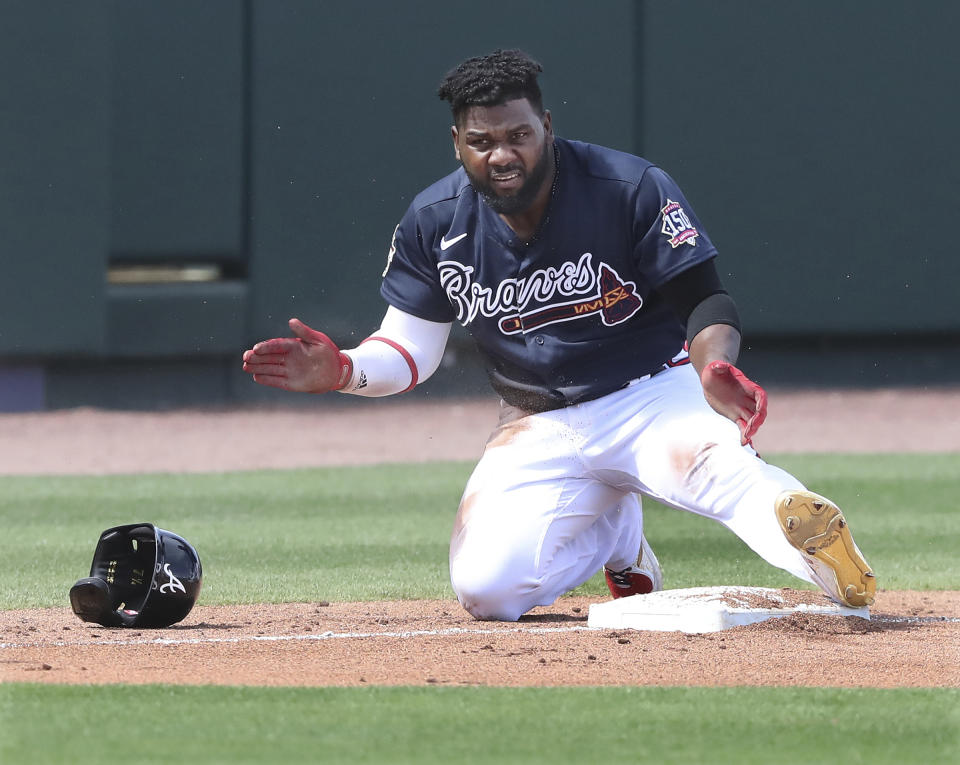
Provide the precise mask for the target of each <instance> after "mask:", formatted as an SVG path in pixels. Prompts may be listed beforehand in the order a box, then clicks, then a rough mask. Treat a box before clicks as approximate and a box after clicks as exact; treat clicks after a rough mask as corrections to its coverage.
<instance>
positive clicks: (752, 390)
mask: <svg viewBox="0 0 960 765" xmlns="http://www.w3.org/2000/svg"><path fill="white" fill-rule="evenodd" d="M700 382H701V384H702V385H703V394H704V396H705V397H706V399H707V402H708V403H709V404H710V406H712V407H713V408H714V409H715V410H716V411H718V412H719V413H720V414H722V415H723V416H725V417H728V418H730V419H731V420H733V421H734V422H735V423H737V426H738V427H739V428H740V443H741V444H748V443H750V441H751V440H752V439H753V437H754V436H755V435H756V434H757V431H758V430H759V429H760V426H761V425H763V421H764V420H765V419H766V418H767V392H766V391H765V390H764V389H763V388H761V387H760V386H759V385H757V384H756V383H755V382H753V380H751V379H749V378H748V377H747V376H746V375H745V374H744V373H743V372H741V371H740V370H739V369H737V368H736V367H735V366H734V365H733V364H730V363H729V362H726V361H711V362H710V363H709V364H707V366H706V367H704V369H703V374H701V375H700Z"/></svg>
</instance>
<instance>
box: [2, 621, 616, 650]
mask: <svg viewBox="0 0 960 765" xmlns="http://www.w3.org/2000/svg"><path fill="white" fill-rule="evenodd" d="M598 631H600V628H598V627H584V626H573V627H512V628H506V629H505V628H499V629H497V628H492V629H467V628H466V627H448V628H447V629H442V630H403V631H400V632H331V631H327V632H318V633H316V634H308V635H238V636H236V637H223V638H220V637H209V638H149V639H140V640H58V641H56V642H53V643H45V642H32V643H0V649H2V648H41V647H43V648H67V647H83V646H95V645H117V646H135V645H202V644H207V643H258V642H259V643H282V642H286V641H296V640H351V639H355V638H416V637H449V636H453V635H514V634H517V633H526V634H531V635H542V634H549V633H555V632H598Z"/></svg>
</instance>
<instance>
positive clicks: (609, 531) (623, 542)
mask: <svg viewBox="0 0 960 765" xmlns="http://www.w3.org/2000/svg"><path fill="white" fill-rule="evenodd" d="M504 406H505V409H504V414H503V417H502V418H501V424H500V426H499V427H497V428H496V429H495V430H494V431H493V433H492V434H491V437H490V440H489V441H488V443H487V446H486V449H485V451H484V453H483V456H482V457H481V459H480V462H479V463H478V464H477V466H476V468H475V469H474V471H473V474H472V475H471V477H470V480H469V481H468V483H467V486H466V488H465V490H464V493H463V498H462V500H461V503H460V508H459V510H458V512H457V518H456V522H455V524H454V529H453V534H452V537H451V541H450V579H451V583H452V585H453V589H454V592H456V594H457V598H458V599H459V601H460V603H461V604H462V605H463V607H464V608H465V609H466V610H467V611H469V612H470V613H471V614H473V616H475V617H476V618H478V619H501V620H507V621H515V620H516V619H518V618H519V617H520V616H521V615H522V614H524V613H526V612H527V611H529V610H530V609H531V608H533V607H535V606H546V605H550V604H551V603H553V602H554V600H556V599H557V598H558V597H559V596H560V595H562V594H564V593H565V592H568V591H569V590H571V589H573V588H574V587H577V586H579V585H581V584H583V582H585V581H586V580H587V579H589V578H590V577H591V576H593V575H594V574H595V573H596V572H597V571H599V570H600V568H601V567H602V566H604V565H609V567H610V568H611V569H615V570H618V569H622V568H625V567H626V566H630V565H632V564H633V563H634V562H635V561H636V559H637V555H638V554H639V551H640V540H641V536H642V533H643V514H642V510H641V503H640V495H646V496H649V497H652V498H654V499H656V500H659V501H660V502H662V503H664V504H666V505H669V506H672V507H675V508H678V509H680V510H687V511H689V512H692V513H696V514H698V515H703V516H706V517H707V518H713V519H714V520H716V521H719V522H720V523H722V524H723V525H724V526H726V527H727V528H729V529H730V530H731V531H733V532H734V533H735V534H736V535H737V536H739V537H740V538H741V539H742V540H743V541H744V542H745V543H746V544H747V545H748V546H749V547H750V548H751V549H752V550H754V551H755V552H756V553H757V554H758V555H760V556H761V557H762V558H763V559H764V560H766V561H767V562H769V563H771V564H772V565H774V566H778V567H779V568H782V569H784V570H786V571H789V572H790V573H791V574H793V575H795V576H797V577H799V578H801V579H804V580H806V581H808V582H810V581H812V579H811V578H810V575H809V574H808V573H807V569H806V566H805V565H804V562H803V560H802V557H801V554H800V553H799V552H798V551H797V550H796V549H795V548H794V547H792V546H791V545H790V544H789V542H787V539H786V537H785V536H784V534H783V531H782V530H781V529H780V525H779V523H778V522H777V519H776V516H775V515H774V500H775V498H776V497H777V495H778V494H780V492H782V491H784V490H786V489H802V488H804V487H803V486H802V484H801V483H800V482H799V481H798V480H797V479H796V478H794V477H793V476H791V475H790V474H789V473H786V472H785V471H783V470H781V469H780V468H777V467H774V466H773V465H768V464H767V463H765V462H764V461H763V460H761V459H760V458H759V457H757V456H756V452H755V451H754V450H753V449H752V448H750V447H749V446H747V447H744V446H741V445H740V431H739V428H738V427H737V426H736V424H735V423H733V422H731V421H730V420H728V419H727V418H726V417H723V416H722V415H720V414H717V413H716V412H715V411H714V410H713V409H712V408H711V407H710V406H709V404H707V402H706V400H705V399H704V397H703V390H702V388H701V386H700V380H699V378H698V377H697V374H696V371H695V370H694V368H693V366H692V365H685V366H679V367H674V368H672V369H668V370H665V371H663V372H660V373H659V374H657V375H655V376H653V377H651V378H649V379H646V380H643V381H639V382H636V383H634V384H631V385H630V386H628V387H626V388H624V389H622V390H619V391H616V392H615V393H611V394H610V395H608V396H604V397H602V398H599V399H596V400H594V401H588V402H586V403H583V404H577V405H575V406H571V407H567V408H565V409H557V410H555V411H551V412H544V413H542V414H531V415H527V416H519V417H517V414H518V411H517V410H515V409H512V408H511V407H507V406H506V405H504ZM519 414H521V415H522V413H519Z"/></svg>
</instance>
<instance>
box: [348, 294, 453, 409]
mask: <svg viewBox="0 0 960 765" xmlns="http://www.w3.org/2000/svg"><path fill="white" fill-rule="evenodd" d="M451 326H452V325H451V323H450V322H446V323H438V322H435V321H426V320H425V319H418V318H417V317H416V316H413V315H412V314H409V313H405V312H404V311H401V310H400V309H398V308H394V307H393V306H390V307H389V308H387V313H386V314H385V315H384V317H383V322H382V323H381V324H380V329H378V330H377V331H376V332H374V333H373V334H372V335H370V337H368V338H367V339H366V340H364V341H363V342H362V343H360V345H358V346H357V347H356V348H351V349H349V350H345V351H343V353H344V354H346V355H347V356H349V357H350V360H351V361H352V362H353V374H352V375H351V377H350V381H349V382H348V383H347V384H346V385H345V386H344V387H343V388H342V389H341V392H342V393H352V394H353V395H355V396H389V395H391V394H393V393H406V392H407V391H408V390H411V389H412V388H413V387H414V386H415V385H417V383H421V382H423V381H424V380H426V379H427V378H428V377H430V375H432V374H433V373H434V372H436V371H437V367H439V366H440V360H441V359H442V358H443V350H444V348H445V347H446V345H447V338H448V337H449V335H450V327H451Z"/></svg>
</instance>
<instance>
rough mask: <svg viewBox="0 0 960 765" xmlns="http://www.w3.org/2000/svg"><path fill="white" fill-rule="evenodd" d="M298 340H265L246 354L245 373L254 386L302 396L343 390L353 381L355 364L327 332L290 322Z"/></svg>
mask: <svg viewBox="0 0 960 765" xmlns="http://www.w3.org/2000/svg"><path fill="white" fill-rule="evenodd" d="M290 331H291V332H293V334H294V337H275V338H273V339H272V340H264V341H262V342H259V343H257V344H256V345H255V346H253V348H251V349H250V350H248V351H244V354H243V371H244V372H249V373H250V374H251V375H253V379H254V382H258V383H260V384H261V385H269V386H270V387H273V388H283V389H284V390H291V391H299V392H302V393H326V392H327V391H331V390H339V389H340V388H342V387H343V386H344V385H346V384H347V382H348V381H349V380H350V375H351V373H352V372H353V364H352V363H351V361H350V359H349V358H348V357H347V356H346V355H344V354H343V353H341V352H340V349H339V348H337V346H336V344H335V343H334V342H333V340H331V339H330V338H329V337H327V336H326V335H325V334H323V332H318V331H317V330H315V329H311V328H310V327H308V326H307V325H306V324H304V323H303V322H302V321H300V320H299V319H290Z"/></svg>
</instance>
